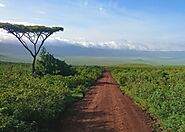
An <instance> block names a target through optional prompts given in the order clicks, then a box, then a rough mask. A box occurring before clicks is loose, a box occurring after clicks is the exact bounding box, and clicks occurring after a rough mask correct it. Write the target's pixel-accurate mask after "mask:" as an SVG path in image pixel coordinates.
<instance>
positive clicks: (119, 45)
mask: <svg viewBox="0 0 185 132" xmlns="http://www.w3.org/2000/svg"><path fill="white" fill-rule="evenodd" d="M49 41H50V42H65V43H67V44H71V45H78V46H83V47H92V48H106V49H117V50H119V49H129V50H148V47H147V46H146V45H143V44H138V43H136V42H133V41H127V40H121V41H119V42H118V41H113V40H112V41H87V40H85V39H84V38H79V39H76V40H74V39H66V38H61V37H60V36H57V37H51V38H49Z"/></svg>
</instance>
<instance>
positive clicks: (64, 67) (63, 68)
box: [36, 48, 74, 76]
mask: <svg viewBox="0 0 185 132" xmlns="http://www.w3.org/2000/svg"><path fill="white" fill-rule="evenodd" d="M36 69H37V71H36V73H37V74H39V75H46V74H50V75H63V76H68V75H74V71H73V69H72V68H71V66H70V65H68V64H67V63H65V61H61V60H59V59H56V58H55V57H54V56H53V55H52V54H50V53H49V52H47V51H46V49H45V48H43V49H42V51H41V54H40V59H39V60H37V68H36Z"/></svg>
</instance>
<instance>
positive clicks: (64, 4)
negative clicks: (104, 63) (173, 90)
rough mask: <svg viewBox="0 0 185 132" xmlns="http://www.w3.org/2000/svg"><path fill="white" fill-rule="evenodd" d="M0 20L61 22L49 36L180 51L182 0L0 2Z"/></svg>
mask: <svg viewBox="0 0 185 132" xmlns="http://www.w3.org/2000/svg"><path fill="white" fill-rule="evenodd" d="M0 21H2V22H6V21H8V22H13V23H23V24H28V25H29V24H41V25H48V26H53V25H57V26H63V27H64V29H65V31H64V32H63V33H57V34H55V35H54V36H53V38H52V39H53V40H55V39H56V40H58V41H67V42H69V43H72V44H75V43H78V44H80V45H83V46H95V47H98V46H101V47H103V46H105V47H106V46H107V47H109V48H128V49H138V50H185V0H0ZM6 36H7V35H6V34H5V33H4V32H3V33H2V31H1V34H0V40H2V39H3V40H4V39H7V38H9V37H6ZM3 37H4V38H3Z"/></svg>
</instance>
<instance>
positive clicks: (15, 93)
mask: <svg viewBox="0 0 185 132" xmlns="http://www.w3.org/2000/svg"><path fill="white" fill-rule="evenodd" d="M45 55H46V56H47V55H49V58H52V60H51V63H50V64H51V65H53V64H54V63H53V62H55V61H56V60H57V59H54V58H53V57H52V56H51V55H50V54H45ZM46 56H45V57H46ZM46 58H48V57H46ZM46 58H45V59H46ZM42 60H43V59H42V57H41V59H40V61H42ZM58 62H59V60H57V63H58ZM38 63H39V62H38ZM59 64H60V65H59V66H61V63H59ZM63 64H64V65H65V66H66V64H65V63H64V62H62V66H63ZM68 68H69V67H68ZM70 68H71V69H73V70H74V75H70V76H63V75H59V74H57V75H51V74H48V73H47V75H43V76H38V77H33V76H32V75H31V74H30V71H31V65H30V64H21V63H17V64H16V63H4V62H3V63H2V62H1V63H0V131H5V132H6V131H8V132H9V131H16V132H31V131H33V132H34V131H47V130H48V127H49V126H51V124H52V122H54V121H55V120H57V119H58V118H59V117H62V115H63V111H64V110H65V108H66V107H67V106H68V105H70V104H71V103H73V102H74V101H76V100H79V99H80V98H82V97H83V96H84V93H85V92H86V91H87V90H88V89H89V88H90V86H91V85H92V84H94V83H95V81H96V79H97V78H98V77H100V76H101V73H102V68H101V67H98V66H70ZM62 73H64V72H62Z"/></svg>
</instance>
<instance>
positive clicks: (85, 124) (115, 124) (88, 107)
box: [58, 72, 152, 132]
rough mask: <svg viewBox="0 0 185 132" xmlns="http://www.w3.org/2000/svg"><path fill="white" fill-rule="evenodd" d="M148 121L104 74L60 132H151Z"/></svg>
mask: <svg viewBox="0 0 185 132" xmlns="http://www.w3.org/2000/svg"><path fill="white" fill-rule="evenodd" d="M149 123H150V121H149V118H148V117H147V116H146V114H145V113H144V112H143V111H142V110H141V109H140V108H138V106H137V105H135V104H134V103H133V101H132V100H131V99H130V98H129V97H128V96H127V95H124V94H122V93H121V91H120V89H119V86H118V84H117V83H116V81H115V80H114V79H113V78H112V76H111V73H110V72H105V73H104V74H103V77H102V78H101V79H99V80H98V81H97V84H96V85H95V86H94V87H92V89H91V90H90V91H89V92H88V93H87V94H86V96H85V98H84V99H83V100H81V101H79V102H77V103H75V104H74V105H73V106H72V107H71V108H69V109H68V110H67V112H66V117H64V120H62V121H61V124H60V128H59V129H58V130H60V131H61V132H150V131H152V130H151V128H150V127H149V125H148V124H149Z"/></svg>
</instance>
